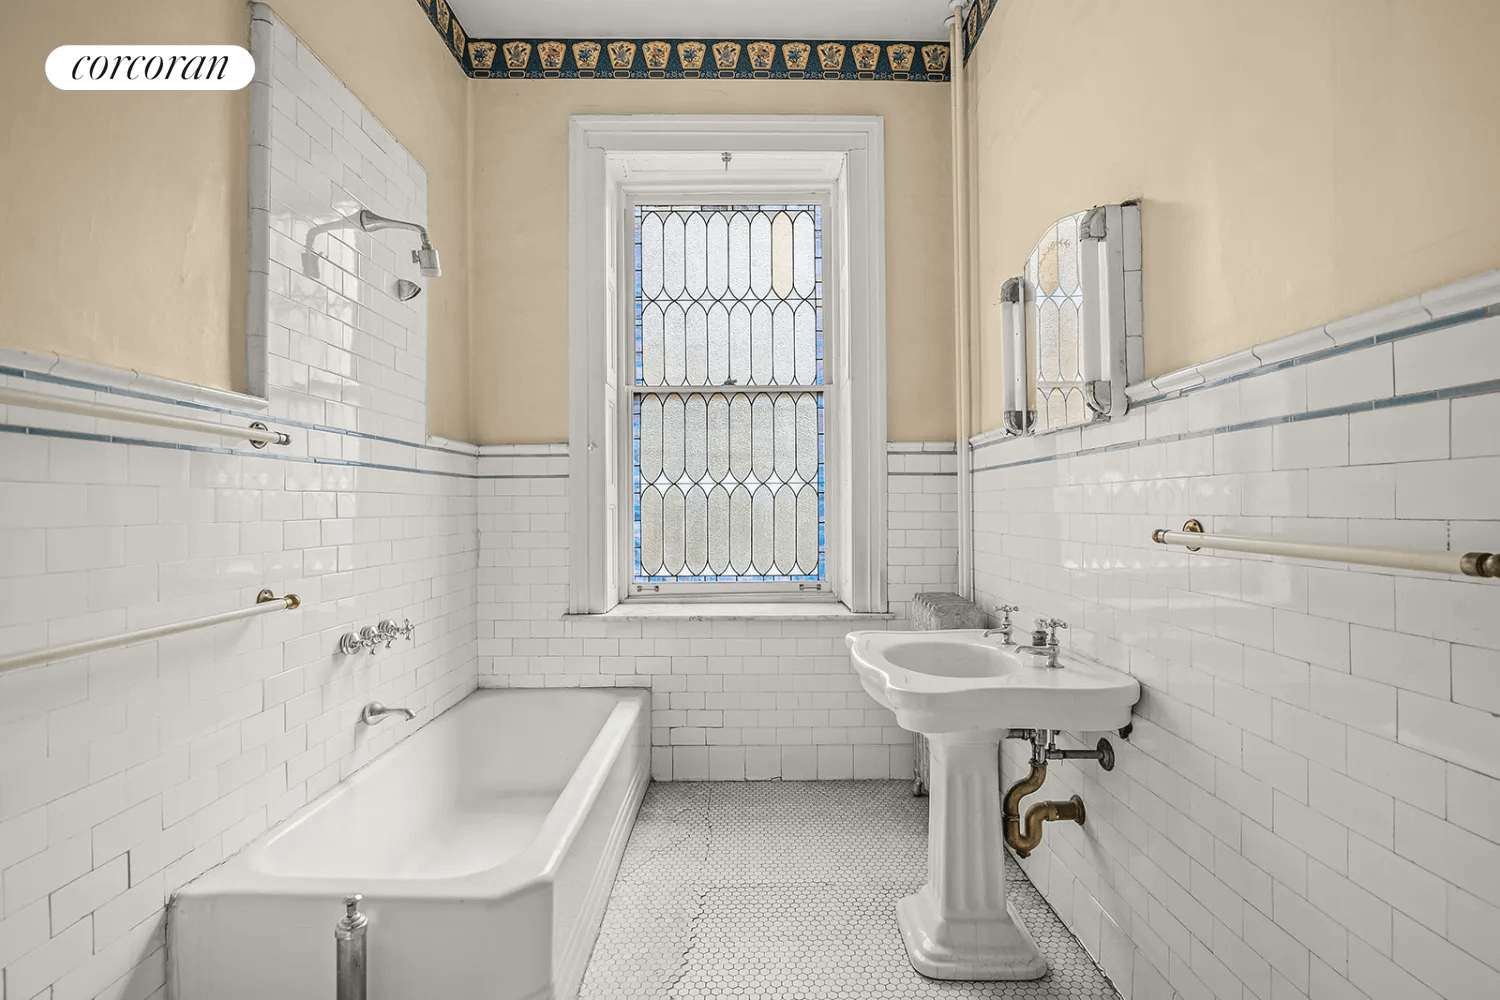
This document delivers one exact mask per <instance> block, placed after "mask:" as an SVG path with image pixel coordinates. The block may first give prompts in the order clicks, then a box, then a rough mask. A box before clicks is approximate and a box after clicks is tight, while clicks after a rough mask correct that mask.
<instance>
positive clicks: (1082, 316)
mask: <svg viewBox="0 0 1500 1000" xmlns="http://www.w3.org/2000/svg"><path fill="white" fill-rule="evenodd" d="M1001 303H1002V310H1001V326H1002V337H1003V338H1004V358H1003V364H1004V367H1005V380H1006V386H1005V426H1006V429H1007V430H1009V431H1010V432H1011V433H1012V434H1028V433H1030V434H1042V433H1046V432H1049V431H1055V430H1061V429H1063V428H1067V427H1078V426H1081V425H1083V424H1087V423H1091V422H1093V421H1095V420H1100V419H1105V418H1108V417H1111V416H1115V415H1118V414H1121V413H1124V412H1125V408H1126V405H1127V400H1126V397H1125V386H1126V385H1128V384H1129V383H1130V382H1132V381H1136V380H1138V379H1140V378H1141V377H1142V376H1143V375H1144V370H1145V364H1144V354H1143V352H1142V343H1143V342H1142V336H1141V325H1142V314H1141V213H1140V205H1139V204H1136V203H1127V204H1123V205H1103V206H1099V207H1097V208H1091V209H1088V210H1086V211H1083V212H1077V213H1074V214H1072V215H1065V216H1063V217H1062V218H1060V219H1058V220H1057V221H1056V222H1054V223H1052V225H1050V226H1048V227H1047V230H1046V232H1044V233H1043V234H1042V238H1041V239H1040V240H1038V241H1037V244H1036V247H1035V249H1033V250H1032V251H1031V256H1030V257H1028V258H1027V259H1026V266H1025V268H1024V270H1023V271H1022V273H1021V275H1020V276H1019V277H1016V278H1012V279H1010V280H1009V281H1007V282H1005V284H1004V285H1003V286H1002V289H1001Z"/></svg>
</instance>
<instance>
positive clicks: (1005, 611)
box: [983, 604, 1021, 646]
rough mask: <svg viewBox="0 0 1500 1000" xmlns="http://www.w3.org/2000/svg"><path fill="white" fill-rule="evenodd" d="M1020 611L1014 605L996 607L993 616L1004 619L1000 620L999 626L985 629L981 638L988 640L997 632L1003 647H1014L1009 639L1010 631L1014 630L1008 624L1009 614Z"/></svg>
mask: <svg viewBox="0 0 1500 1000" xmlns="http://www.w3.org/2000/svg"><path fill="white" fill-rule="evenodd" d="M1020 610H1021V609H1020V608H1019V607H1017V606H1016V605H1014V604H1001V605H997V606H996V608H995V614H997V615H1003V616H1004V617H1003V618H1002V619H1001V621H1000V624H999V625H996V626H995V627H994V628H987V629H985V630H984V636H983V637H984V638H986V639H988V638H989V637H990V636H992V635H994V634H995V633H996V632H999V633H1000V635H1001V637H1002V638H1003V639H1004V640H1005V645H1007V646H1013V645H1015V643H1013V642H1012V641H1011V638H1010V632H1011V629H1012V628H1014V626H1013V625H1011V623H1010V613H1011V612H1012V611H1020Z"/></svg>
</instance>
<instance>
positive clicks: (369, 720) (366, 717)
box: [359, 701, 417, 726]
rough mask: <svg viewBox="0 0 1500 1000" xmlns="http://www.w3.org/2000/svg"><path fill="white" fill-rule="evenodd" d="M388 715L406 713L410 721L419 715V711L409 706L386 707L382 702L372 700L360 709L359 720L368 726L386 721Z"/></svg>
mask: <svg viewBox="0 0 1500 1000" xmlns="http://www.w3.org/2000/svg"><path fill="white" fill-rule="evenodd" d="M387 715H404V716H406V721H408V722H410V721H411V720H412V719H415V718H416V717H417V713H416V712H413V711H412V710H411V709H409V708H386V707H385V706H384V705H382V704H381V703H380V702H378V701H372V702H370V703H369V704H368V705H366V706H365V707H364V708H362V709H360V712H359V721H360V722H363V723H364V724H365V725H367V726H373V725H375V724H376V723H378V722H384V721H385V717H386V716H387Z"/></svg>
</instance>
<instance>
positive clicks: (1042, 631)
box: [1031, 618, 1068, 646]
mask: <svg viewBox="0 0 1500 1000" xmlns="http://www.w3.org/2000/svg"><path fill="white" fill-rule="evenodd" d="M1034 624H1035V625H1036V630H1035V631H1033V632H1032V633H1031V644H1032V645H1033V646H1041V645H1047V646H1056V645H1057V630H1058V629H1060V628H1067V627H1068V623H1067V622H1065V621H1063V620H1062V619H1061V618H1038V619H1037V620H1036V622H1035V623H1034ZM1039 636H1040V639H1038V637H1039Z"/></svg>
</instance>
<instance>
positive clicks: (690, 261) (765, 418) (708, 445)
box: [632, 205, 825, 584]
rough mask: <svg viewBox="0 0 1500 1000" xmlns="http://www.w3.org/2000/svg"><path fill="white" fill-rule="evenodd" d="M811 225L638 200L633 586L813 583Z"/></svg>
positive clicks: (818, 519) (791, 214) (818, 463)
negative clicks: (659, 204) (657, 204)
mask: <svg viewBox="0 0 1500 1000" xmlns="http://www.w3.org/2000/svg"><path fill="white" fill-rule="evenodd" d="M821 225H822V210H821V208H820V207H819V206H815V205H759V206H756V205H752V206H740V205H690V206H688V205H684V206H650V207H643V208H638V209H637V210H636V241H637V246H636V262H637V264H636V266H637V273H636V290H637V292H636V316H637V320H636V331H635V333H636V336H635V354H636V357H635V376H636V377H635V386H636V388H635V390H634V391H635V394H636V400H635V405H634V414H633V418H634V419H633V421H632V426H633V428H634V432H635V441H634V449H633V452H634V459H635V470H634V479H635V497H636V499H635V510H634V513H635V538H636V547H635V559H634V571H633V574H632V575H633V577H634V579H635V580H636V581H637V582H638V583H643V584H644V583H651V582H670V583H682V582H739V581H746V582H795V581H821V580H823V579H824V578H825V567H824V555H823V552H824V526H823V516H824V497H823V489H824V483H823V397H822V392H821V389H822V385H823V350H822V346H823V345H822V315H821V312H822V284H821V276H822V260H821V256H822V236H821V229H820V227H821Z"/></svg>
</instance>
